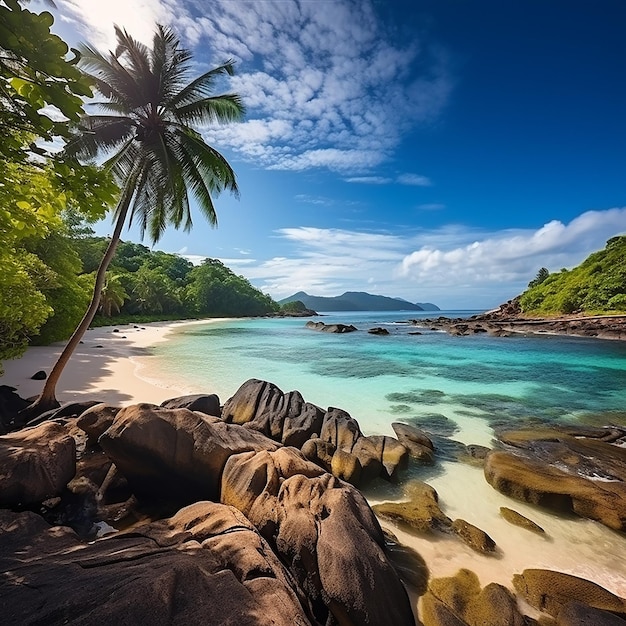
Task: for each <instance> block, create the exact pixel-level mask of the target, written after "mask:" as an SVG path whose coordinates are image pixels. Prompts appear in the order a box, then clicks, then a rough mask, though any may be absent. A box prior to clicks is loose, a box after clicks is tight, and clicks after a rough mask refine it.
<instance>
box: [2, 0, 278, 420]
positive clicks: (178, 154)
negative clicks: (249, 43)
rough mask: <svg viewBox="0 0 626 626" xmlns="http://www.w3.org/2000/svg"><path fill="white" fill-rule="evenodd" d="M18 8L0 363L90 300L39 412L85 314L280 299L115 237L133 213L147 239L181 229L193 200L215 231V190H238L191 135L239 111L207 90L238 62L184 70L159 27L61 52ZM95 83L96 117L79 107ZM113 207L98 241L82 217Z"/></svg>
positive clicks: (245, 308)
mask: <svg viewBox="0 0 626 626" xmlns="http://www.w3.org/2000/svg"><path fill="white" fill-rule="evenodd" d="M26 4H29V3H28V2H26V0H0V132H2V136H3V140H2V142H0V160H1V161H2V167H1V168H0V266H1V267H2V269H3V271H2V273H1V274H0V364H1V362H2V361H3V360H6V359H9V358H15V357H17V356H19V355H20V354H21V353H22V352H23V351H24V349H25V348H26V346H27V345H29V344H32V343H49V342H52V341H56V340H59V339H66V338H67V337H68V336H69V335H70V334H71V332H72V330H73V329H75V328H76V327H77V325H79V322H81V317H83V315H84V312H85V309H86V308H87V307H88V306H89V310H88V314H87V315H86V316H84V318H83V320H82V324H80V328H79V331H78V333H77V334H76V333H75V335H74V338H73V340H72V344H68V349H67V350H66V352H65V356H64V357H63V362H60V364H59V366H58V367H57V368H56V370H57V371H56V373H55V374H54V376H52V375H51V376H49V379H48V384H47V391H46V392H45V393H44V397H43V398H42V402H41V403H40V407H39V408H44V406H43V405H45V404H46V403H47V404H48V405H50V404H52V403H54V386H55V383H56V379H58V374H59V373H60V369H62V367H63V364H64V362H65V361H66V360H67V358H69V355H70V354H71V352H72V350H73V348H74V347H75V345H76V344H77V343H78V341H79V340H80V334H81V332H82V329H84V328H86V327H87V325H88V324H89V323H90V321H91V322H93V323H94V324H96V323H100V324H101V323H115V322H119V321H122V320H136V321H138V320H147V319H171V318H174V317H176V318H180V317H191V316H212V315H258V314H265V313H268V312H272V311H274V310H276V309H277V308H278V305H276V303H274V302H273V301H272V300H271V298H269V297H268V296H266V295H264V294H262V293H261V292H260V291H258V290H256V289H255V288H254V287H252V285H250V283H249V282H248V281H246V280H245V279H244V278H242V277H240V276H236V275H235V274H234V273H233V272H231V271H230V270H229V269H228V268H227V267H225V266H224V265H223V264H222V263H220V262H219V261H217V260H212V259H208V260H207V261H205V263H204V264H202V265H201V266H199V267H194V266H193V265H192V264H191V263H190V262H188V261H187V260H186V259H184V258H182V257H180V256H177V255H172V254H166V253H163V252H153V251H151V250H149V249H148V248H147V247H146V246H143V245H141V244H134V243H130V242H121V243H120V244H119V247H117V244H118V242H119V233H120V231H121V227H122V225H123V224H124V223H125V222H126V221H129V220H130V219H132V220H134V222H135V223H138V224H139V225H140V228H141V229H142V230H143V231H145V233H146V234H147V235H148V238H149V239H150V241H152V242H154V241H156V240H158V239H159V237H160V236H161V235H162V233H163V231H164V229H165V228H166V227H168V226H170V225H171V226H174V227H176V228H178V227H183V228H185V229H189V228H191V226H192V221H191V211H190V202H191V198H193V199H194V200H195V204H196V205H197V206H198V207H199V210H200V212H201V213H202V214H203V215H204V216H205V217H206V218H207V220H208V222H209V224H211V225H213V226H214V225H216V222H217V216H216V210H215V206H214V204H213V198H214V197H215V196H216V195H217V194H219V193H220V192H221V191H224V190H227V191H230V192H232V193H234V194H237V184H236V180H235V175H234V172H233V170H232V168H231V167H230V165H229V164H228V163H227V162H226V160H225V159H224V157H223V156H222V155H221V154H220V153H219V152H217V151H216V150H215V149H214V148H213V147H211V146H209V145H207V144H206V143H205V142H204V140H203V138H202V136H201V135H200V134H199V133H198V132H197V131H196V130H195V129H194V127H195V126H197V125H205V124H211V123H223V122H231V121H236V120H238V119H240V118H241V116H242V114H243V106H242V103H241V101H240V99H239V98H238V96H236V95H234V94H223V95H214V94H213V92H214V90H215V88H216V86H217V83H218V81H219V80H220V79H221V78H222V77H228V76H229V75H231V74H232V73H233V63H232V62H230V61H229V62H226V63H224V64H223V65H221V66H219V67H217V68H214V69H212V70H210V71H209V72H205V73H204V74H202V75H201V76H198V77H195V78H194V77H193V76H191V75H190V74H191V68H192V65H191V64H192V59H191V55H190V53H189V52H188V51H187V50H185V49H184V48H183V47H181V45H180V43H179V41H178V39H177V37H176V36H175V34H174V33H173V32H171V31H170V30H168V29H165V28H163V27H158V28H157V31H156V33H155V36H154V39H153V45H152V47H151V48H148V47H146V46H143V45H142V44H140V43H138V42H137V41H135V40H134V39H132V38H131V37H130V36H129V35H128V34H127V33H126V32H124V31H122V30H120V29H117V31H116V32H117V37H118V44H119V45H118V48H117V50H116V52H115V53H111V54H109V55H106V56H105V55H101V54H100V53H99V52H98V51H96V50H95V49H93V48H91V47H89V46H83V47H82V48H81V49H80V50H74V49H72V50H71V51H70V50H69V49H68V46H67V45H66V44H65V42H63V41H62V40H61V39H60V38H59V37H58V36H57V35H54V34H53V33H52V32H51V30H50V27H51V26H52V24H53V17H52V15H51V14H50V13H49V12H47V11H43V12H40V13H35V12H33V11H30V10H28V9H26V8H24V5H26ZM87 71H88V72H89V73H87ZM94 90H95V92H96V93H97V94H99V95H100V96H101V98H100V102H98V103H97V104H98V105H99V112H98V114H96V115H85V104H84V100H83V98H84V97H89V98H91V97H92V96H93V94H94ZM51 141H54V144H51V143H50V142H51ZM59 144H61V145H63V144H65V148H64V149H63V150H62V151H61V152H58V151H56V152H54V153H52V152H50V151H49V149H48V148H47V147H46V146H48V147H49V146H51V145H55V146H56V148H55V150H58V148H59ZM102 155H105V156H104V162H103V163H102V165H99V166H96V165H94V164H93V162H92V161H91V159H92V158H94V157H96V156H98V157H102ZM79 159H81V161H82V162H80V161H79ZM100 161H102V158H100ZM112 209H114V217H115V219H116V224H115V231H114V235H113V237H112V239H110V240H108V239H104V238H100V237H94V236H93V231H91V229H90V227H89V224H90V223H92V222H95V221H96V220H98V219H101V218H103V217H104V216H105V215H106V213H107V212H108V211H110V210H112ZM116 247H117V250H116ZM109 264H110V266H109ZM107 266H108V267H107ZM90 302H91V305H89V303H90ZM94 315H95V316H96V317H95V319H94V320H91V317H93V316H94ZM1 373H2V370H1V367H0V374H1ZM51 379H52V380H51Z"/></svg>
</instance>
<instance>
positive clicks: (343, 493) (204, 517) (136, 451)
mask: <svg viewBox="0 0 626 626" xmlns="http://www.w3.org/2000/svg"><path fill="white" fill-rule="evenodd" d="M2 391H3V393H2V396H1V400H2V402H0V406H1V407H3V411H2V424H3V427H4V430H5V432H7V434H5V435H3V436H1V437H0V468H2V469H1V470H0V529H1V532H0V568H1V570H2V571H3V572H4V575H3V577H2V578H1V579H0V597H1V598H2V601H3V623H6V624H28V623H46V624H62V623H72V624H93V623H96V622H104V623H151V624H178V623H181V624H182V623H183V622H184V623H185V624H190V623H191V624H194V623H205V624H225V623H233V624H281V625H282V624H285V625H287V624H300V625H305V624H312V625H319V626H322V625H325V626H332V625H334V624H338V625H339V624H340V625H352V624H354V625H361V624H363V625H366V624H368V625H370V624H371V625H386V624H389V625H392V624H398V625H402V624H407V625H408V624H424V625H425V626H446V625H450V624H466V625H469V626H479V625H483V624H489V625H494V626H496V625H499V624H502V625H505V624H506V625H508V624H519V625H520V626H522V625H529V624H541V625H542V626H544V625H549V624H556V625H558V626H574V625H575V624H580V625H582V624H595V625H599V626H602V625H604V624H606V625H612V624H614V625H617V624H626V601H625V600H624V599H623V598H620V597H618V596H616V595H615V594H613V593H611V592H609V591H607V590H606V589H604V588H602V587H600V586H599V585H597V584H596V583H594V582H591V581H587V580H584V579H582V578H580V577H576V576H573V575H571V574H568V573H563V572H555V571H550V570H547V569H526V570H523V571H521V572H518V573H517V574H516V575H515V576H514V578H513V580H512V581H511V584H510V585H509V586H503V585H500V584H496V583H490V584H488V585H486V586H485V587H481V585H480V582H479V580H478V577H477V576H476V574H474V573H473V572H471V571H469V570H467V569H462V570H460V571H459V572H458V573H457V574H456V575H455V576H452V577H446V578H431V577H430V575H429V571H428V563H426V562H425V561H424V559H423V558H422V557H421V556H420V555H419V554H417V553H416V552H415V551H414V550H412V549H410V548H407V547H405V546H402V545H401V544H400V543H399V542H398V540H397V539H396V538H395V536H394V530H395V529H402V530H403V531H406V530H407V529H408V531H409V532H413V533H419V534H420V535H426V536H432V538H433V540H436V538H437V536H438V535H441V534H445V535H452V536H455V537H456V538H458V540H459V541H461V542H463V543H465V544H467V545H469V546H470V547H471V548H472V549H473V550H475V551H476V553H478V554H483V555H487V556H489V555H492V556H491V558H498V555H499V551H500V548H499V547H498V546H497V545H496V542H495V541H494V540H493V539H492V538H491V537H489V535H488V534H487V533H485V532H484V531H483V530H482V529H480V528H477V527H476V526H474V525H472V524H470V523H469V522H467V521H466V520H463V519H454V520H453V519H450V518H449V517H448V516H447V515H446V513H445V511H444V510H443V509H442V508H441V507H440V505H439V497H438V494H437V492H436V491H435V490H434V489H433V488H432V487H431V486H429V485H427V484H426V483H423V482H421V481H418V480H415V479H410V480H408V479H407V476H410V474H409V473H407V466H411V465H414V464H417V465H424V464H425V465H432V464H436V463H438V462H439V458H440V454H441V451H440V450H439V448H438V444H436V443H433V437H432V436H429V433H428V432H425V431H422V430H419V429H417V428H415V427H413V426H411V425H410V424H402V423H396V424H394V425H393V426H394V430H395V432H396V436H397V438H394V437H388V436H366V435H364V434H363V433H362V432H361V430H360V428H359V425H358V423H357V422H356V420H354V419H353V418H352V417H351V416H350V415H349V414H348V413H346V412H345V411H342V410H341V409H338V408H332V407H331V408H328V409H322V408H320V407H318V406H316V405H313V404H310V403H307V402H306V401H305V400H304V398H302V396H301V395H300V394H299V393H298V392H296V391H294V392H289V393H283V392H282V391H281V390H280V389H279V388H278V387H276V386H275V385H273V384H272V383H269V382H265V381H260V380H250V381H248V382H246V383H244V385H242V387H241V388H240V389H239V390H238V391H237V392H236V393H235V395H234V396H233V397H231V398H230V399H229V400H228V401H227V402H225V403H224V404H223V405H222V404H221V402H220V399H219V398H218V397H217V396H216V395H214V394H208V395H197V396H185V397H180V398H173V399H171V400H169V401H166V402H163V403H162V404H161V405H160V406H157V405H153V404H136V405H132V406H128V407H125V408H119V407H115V406H111V405H107V404H101V403H100V404H98V403H96V402H95V401H94V402H88V403H73V404H69V405H65V406H63V407H61V408H60V409H57V410H55V411H53V412H50V413H48V414H46V415H43V416H41V417H40V418H38V419H37V420H35V421H34V422H31V423H30V425H24V424H21V423H20V416H19V409H20V408H21V407H23V406H24V404H25V401H23V400H21V399H20V398H19V397H18V396H17V395H16V394H15V393H13V391H11V390H10V388H6V387H5V388H4V389H3V390H2ZM454 443H455V444H457V445H455V448H454V449H455V450H456V455H457V457H458V458H457V461H458V462H459V463H468V464H471V465H473V466H476V465H478V466H482V467H484V477H485V480H486V481H487V482H488V483H489V484H490V485H491V486H492V487H494V488H495V489H497V490H498V491H500V492H501V493H503V494H506V495H507V496H510V497H511V507H513V508H509V507H506V509H505V510H502V509H501V511H500V513H501V515H502V516H503V517H504V519H506V520H507V521H508V522H510V524H511V529H512V530H511V532H519V533H520V541H523V533H527V532H533V533H540V534H541V533H542V532H543V529H542V528H540V527H539V526H538V525H537V524H535V523H534V522H533V520H530V519H528V518H527V517H524V516H523V515H521V514H519V513H518V512H516V511H515V510H514V506H515V504H514V503H515V500H521V501H524V502H531V503H533V504H535V505H537V506H540V507H543V508H546V509H548V510H551V511H554V512H555V513H558V514H563V515H565V516H571V515H578V516H581V517H585V518H589V519H592V520H596V521H597V522H598V523H601V524H604V525H606V526H608V527H609V528H611V529H613V530H615V531H616V532H618V533H624V532H625V531H626V428H625V427H624V426H620V425H618V424H605V425H602V426H586V427H583V426H576V427H573V426H565V425H563V426H560V427H552V428H550V429H547V428H534V429H524V430H516V431H504V430H503V431H502V432H499V433H498V441H497V443H496V445H495V447H494V449H492V450H490V449H488V448H485V447H482V446H464V445H463V444H460V443H459V442H454ZM375 481H389V482H392V483H394V484H395V485H397V486H399V487H401V489H402V491H403V493H404V498H403V499H401V500H400V501H393V502H387V503H381V504H379V505H376V506H374V507H370V506H369V505H368V503H367V501H366V500H365V498H364V497H363V495H362V494H361V491H360V490H359V489H360V488H362V487H365V486H367V485H368V484H370V483H372V482H375ZM503 509H504V507H503ZM379 520H380V521H379ZM381 522H382V524H383V526H381ZM548 540H549V538H548ZM59 581H63V583H62V584H59ZM78 589H80V593H77V590H78ZM418 598H420V600H419V604H418V603H417V602H416V600H417V599H418ZM525 603H527V604H525ZM528 605H530V606H531V607H534V609H535V611H537V612H538V613H535V614H533V615H534V617H533V615H529V614H528V613H529V610H528ZM525 606H526V609H524V607H525ZM538 615H539V616H540V618H537V616H538Z"/></svg>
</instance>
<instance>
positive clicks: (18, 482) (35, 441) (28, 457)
mask: <svg viewBox="0 0 626 626" xmlns="http://www.w3.org/2000/svg"><path fill="white" fill-rule="evenodd" d="M75 450H76V447H75V443H74V439H72V437H70V436H69V435H68V434H67V431H66V429H65V428H64V427H63V426H61V425H60V424H55V423H54V422H45V423H43V424H40V425H39V426H35V427H33V428H25V429H24V430H20V431H17V432H14V433H10V434H8V435H4V436H2V437H0V505H14V506H17V505H28V504H33V503H36V502H41V501H42V500H45V499H46V498H50V497H52V496H56V495H58V494H59V493H60V492H61V491H62V490H63V489H64V488H65V486H66V485H67V483H68V482H69V481H70V480H71V479H72V478H73V477H74V473H75V472H76V452H75Z"/></svg>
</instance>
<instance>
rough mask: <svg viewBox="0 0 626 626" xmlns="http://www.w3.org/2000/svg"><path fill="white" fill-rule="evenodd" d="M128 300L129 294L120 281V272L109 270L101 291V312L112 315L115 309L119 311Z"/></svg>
mask: <svg viewBox="0 0 626 626" xmlns="http://www.w3.org/2000/svg"><path fill="white" fill-rule="evenodd" d="M126 300H128V294H127V293H126V290H125V289H124V285H122V282H121V281H120V276H119V274H111V272H107V273H106V276H105V279H104V285H103V286H102V291H101V292H100V312H101V313H102V315H104V317H112V316H113V312H114V311H115V313H119V312H120V309H121V308H122V306H124V302H126Z"/></svg>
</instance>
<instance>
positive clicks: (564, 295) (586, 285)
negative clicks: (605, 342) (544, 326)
mask: <svg viewBox="0 0 626 626" xmlns="http://www.w3.org/2000/svg"><path fill="white" fill-rule="evenodd" d="M533 282H534V281H531V285H532V283H533ZM625 301H626V236H620V237H613V238H612V239H609V241H608V242H607V245H606V248H605V249H604V250H600V251H598V252H594V253H593V254H591V255H590V256H589V257H588V258H587V259H585V261H583V262H582V263H581V264H580V265H579V266H578V267H575V268H574V269H572V270H569V271H568V270H565V269H564V270H561V271H560V272H557V273H554V274H550V275H549V276H548V277H546V278H545V279H544V280H543V281H542V282H541V283H538V284H536V285H532V286H530V288H529V289H528V290H527V291H525V292H524V293H523V294H522V296H521V298H520V306H521V308H522V311H523V312H524V313H528V314H537V315H541V314H559V313H574V312H576V311H582V312H594V313H602V312H611V311H623V310H626V305H625Z"/></svg>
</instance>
